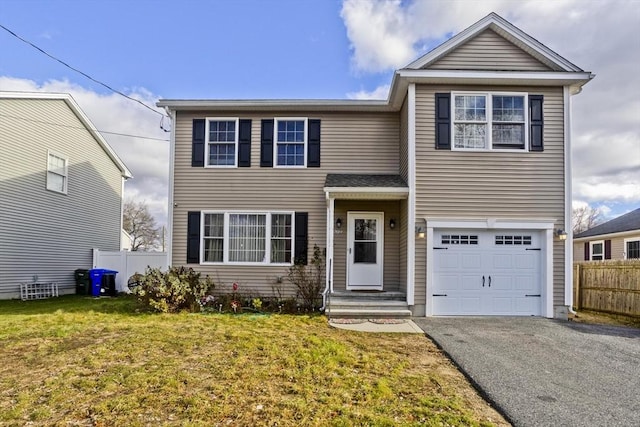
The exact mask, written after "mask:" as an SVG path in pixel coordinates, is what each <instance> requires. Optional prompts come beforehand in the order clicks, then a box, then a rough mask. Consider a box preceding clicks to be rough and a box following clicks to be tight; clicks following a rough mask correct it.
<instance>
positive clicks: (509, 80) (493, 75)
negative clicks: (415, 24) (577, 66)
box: [396, 69, 595, 86]
mask: <svg viewBox="0 0 640 427" xmlns="http://www.w3.org/2000/svg"><path fill="white" fill-rule="evenodd" d="M396 73H398V75H399V77H400V78H405V79H409V81H410V82H413V83H454V82H459V83H476V84H482V83H487V84H496V83H498V84H500V85H503V86H504V85H512V84H520V85H522V84H523V83H524V82H532V83H533V82H535V84H536V85H538V86H558V85H568V84H569V85H572V86H573V85H583V84H586V83H587V82H588V81H589V80H591V79H592V78H594V77H595V75H594V74H592V73H589V72H585V71H578V72H565V71H478V70H409V69H402V70H398V71H396Z"/></svg>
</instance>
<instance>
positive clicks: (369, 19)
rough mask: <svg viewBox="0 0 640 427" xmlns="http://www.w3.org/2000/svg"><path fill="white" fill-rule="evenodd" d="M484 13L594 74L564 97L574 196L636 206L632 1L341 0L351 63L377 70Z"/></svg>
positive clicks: (638, 125) (637, 116) (638, 108)
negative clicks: (569, 107) (568, 102)
mask: <svg viewBox="0 0 640 427" xmlns="http://www.w3.org/2000/svg"><path fill="white" fill-rule="evenodd" d="M490 12H496V13H498V14H499V15H500V16H502V17H503V18H505V19H507V20H509V21H510V22H511V23H513V24H514V25H516V26H517V27H518V28H520V29H521V30H523V31H525V32H526V33H528V34H530V35H531V36H533V37H535V38H536V39H537V40H539V41H540V42H541V43H543V44H545V45H546V46H547V47H549V48H551V49H552V50H554V51H555V52H557V53H558V54H560V55H562V56H563V57H565V58H567V59H569V60H570V61H572V62H573V63H575V64H576V65H578V66H580V67H582V68H583V69H585V70H588V71H592V72H594V73H595V74H596V78H595V79H594V80H593V81H592V82H590V83H589V84H587V85H586V86H585V87H584V90H583V92H582V93H581V94H579V95H578V96H575V97H573V115H572V118H573V123H572V129H573V140H572V141H573V156H574V162H573V167H574V170H573V177H574V185H573V188H574V191H573V196H574V198H575V199H576V200H580V201H583V202H588V203H590V204H591V205H592V206H597V205H599V204H603V203H604V202H605V201H606V202H607V203H613V204H616V203H620V204H634V203H635V205H637V206H640V100H638V94H639V93H640V67H639V66H638V64H640V37H638V34H637V29H638V28H639V27H640V13H639V12H638V2H637V0H636V1H634V0H619V1H614V2H611V1H604V0H592V1H588V2H585V1H579V0H556V1H538V0H523V1H512V0H489V1H483V2H473V6H472V7H470V2H467V1H441V0H413V1H411V0H408V1H399V0H344V2H343V8H342V17H343V20H344V24H345V26H346V28H347V36H348V37H349V40H350V42H351V49H352V64H353V67H354V69H355V71H357V72H371V73H378V72H383V71H388V70H391V69H398V68H401V67H403V66H405V65H407V64H408V63H410V62H412V61H413V60H414V59H417V58H418V57H419V56H420V55H422V54H424V53H426V52H427V51H429V50H431V49H433V48H435V47H436V46H437V45H438V44H440V43H441V42H443V41H445V40H446V39H448V38H449V37H451V36H452V35H454V34H456V33H458V32H459V31H461V30H463V29H465V28H467V27H468V26H470V25H472V24H473V23H474V22H476V21H477V20H479V19H481V18H482V17H484V16H486V15H487V14H489V13H490ZM381 39H388V40H390V42H389V43H385V42H384V41H381ZM373 92H375V91H373ZM355 94H362V95H363V96H365V95H366V94H367V92H366V91H365V90H362V91H360V92H356V93H355ZM350 95H352V94H350Z"/></svg>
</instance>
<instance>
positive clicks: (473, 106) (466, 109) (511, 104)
mask: <svg viewBox="0 0 640 427" xmlns="http://www.w3.org/2000/svg"><path fill="white" fill-rule="evenodd" d="M453 100H454V102H453V105H452V110H453V111H452V117H453V121H452V122H453V124H452V126H453V148H454V149H457V150H469V149H470V150H491V149H494V150H495V149H514V150H526V149H527V143H528V141H527V138H528V130H527V129H528V120H527V116H528V114H527V108H525V106H526V105H528V103H527V94H526V93H495V94H494V93H460V92H458V93H454V94H453Z"/></svg>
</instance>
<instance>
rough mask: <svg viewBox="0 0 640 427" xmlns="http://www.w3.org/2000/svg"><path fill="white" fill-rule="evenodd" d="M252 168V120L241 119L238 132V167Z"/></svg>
mask: <svg viewBox="0 0 640 427" xmlns="http://www.w3.org/2000/svg"><path fill="white" fill-rule="evenodd" d="M250 166H251V120H250V119H241V120H240V130H239V131H238V167H241V168H248V167H250Z"/></svg>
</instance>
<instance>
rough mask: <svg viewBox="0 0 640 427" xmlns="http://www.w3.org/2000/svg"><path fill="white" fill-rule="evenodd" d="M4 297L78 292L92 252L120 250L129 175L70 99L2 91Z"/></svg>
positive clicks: (0, 276) (0, 288)
mask: <svg viewBox="0 0 640 427" xmlns="http://www.w3.org/2000/svg"><path fill="white" fill-rule="evenodd" d="M0 152H1V153H2V156H1V158H0V299H6V298H17V297H18V296H20V284H21V283H33V282H38V283H56V284H57V285H58V288H59V292H60V293H61V294H67V293H74V292H75V289H76V286H75V280H74V270H76V269H79V268H80V269H89V268H91V267H92V265H93V249H94V248H97V249H101V250H104V251H117V250H119V249H120V235H121V232H122V197H123V191H124V182H125V181H126V180H127V179H129V178H131V172H129V169H127V167H126V166H125V165H124V163H123V162H122V161H121V160H120V158H119V157H118V156H117V155H116V153H115V152H114V151H113V149H112V148H111V147H110V146H109V144H108V143H107V141H106V140H105V139H104V138H103V137H102V135H100V133H99V132H98V130H97V129H96V128H95V126H94V125H93V124H92V123H91V121H90V120H89V118H88V117H87V116H86V115H85V113H84V112H83V111H82V110H81V109H80V107H79V105H78V104H77V103H76V101H75V100H74V99H73V98H72V97H71V95H69V94H61V93H60V94H58V93H23V92H0Z"/></svg>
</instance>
